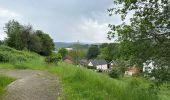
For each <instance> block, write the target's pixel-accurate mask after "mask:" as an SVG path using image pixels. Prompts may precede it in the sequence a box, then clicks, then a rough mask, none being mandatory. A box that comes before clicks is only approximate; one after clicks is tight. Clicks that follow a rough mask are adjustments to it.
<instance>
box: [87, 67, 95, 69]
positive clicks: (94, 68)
mask: <svg viewBox="0 0 170 100" xmlns="http://www.w3.org/2000/svg"><path fill="white" fill-rule="evenodd" d="M87 68H88V69H96V67H95V66H87Z"/></svg>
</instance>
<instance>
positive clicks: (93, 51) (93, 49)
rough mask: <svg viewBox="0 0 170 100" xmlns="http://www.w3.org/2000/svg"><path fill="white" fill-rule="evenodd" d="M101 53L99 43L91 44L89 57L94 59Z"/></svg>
mask: <svg viewBox="0 0 170 100" xmlns="http://www.w3.org/2000/svg"><path fill="white" fill-rule="evenodd" d="M98 55H99V48H98V45H92V46H90V48H89V50H88V52H87V59H94V58H96V57H97V56H98Z"/></svg>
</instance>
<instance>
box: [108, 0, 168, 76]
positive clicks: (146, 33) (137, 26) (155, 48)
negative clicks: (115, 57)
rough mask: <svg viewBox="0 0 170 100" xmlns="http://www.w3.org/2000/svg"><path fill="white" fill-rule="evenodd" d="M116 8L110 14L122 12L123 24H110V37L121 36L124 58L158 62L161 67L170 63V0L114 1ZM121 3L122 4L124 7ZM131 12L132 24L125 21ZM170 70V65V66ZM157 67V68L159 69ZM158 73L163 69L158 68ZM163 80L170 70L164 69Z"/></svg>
mask: <svg viewBox="0 0 170 100" xmlns="http://www.w3.org/2000/svg"><path fill="white" fill-rule="evenodd" d="M114 3H115V5H116V6H115V7H114V8H111V9H108V11H109V12H110V15H113V14H119V15H120V16H121V19H122V21H123V23H122V24H120V25H109V27H110V29H111V30H110V31H109V32H108V37H109V39H111V38H112V37H115V36H118V40H119V42H120V43H121V48H125V49H121V50H122V51H121V52H122V53H124V54H125V55H124V56H123V55H122V56H123V57H122V58H125V59H124V60H127V59H128V60H130V62H131V63H132V64H136V63H137V64H139V65H141V66H142V64H143V63H144V62H146V61H148V60H152V61H154V62H155V64H156V66H157V67H160V68H157V69H164V68H165V67H167V66H168V67H169V66H170V57H169V55H170V38H169V37H170V12H169V11H170V6H169V5H170V1H169V0H114ZM120 6H121V7H120ZM128 14H131V15H132V17H131V18H130V23H125V22H124V21H125V19H126V18H127V15H128ZM168 69H169V68H168ZM155 70H156V69H155ZM157 71H158V73H159V71H160V70H157ZM162 73H164V74H162V76H161V77H156V75H155V78H158V79H163V78H164V77H165V76H166V75H169V74H170V73H169V71H163V72H162Z"/></svg>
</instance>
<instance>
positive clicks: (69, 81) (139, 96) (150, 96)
mask: <svg viewBox="0 0 170 100" xmlns="http://www.w3.org/2000/svg"><path fill="white" fill-rule="evenodd" d="M2 48H9V47H0V49H2ZM0 51H1V53H3V52H7V51H3V50H0ZM9 51H10V52H9ZM9 51H8V52H9V53H10V54H9V56H11V57H8V60H7V62H5V63H1V64H0V68H7V69H24V70H26V69H33V70H46V71H49V72H51V73H53V74H55V75H57V76H58V77H59V79H60V81H61V84H62V87H63V91H64V93H63V96H62V97H61V99H68V100H168V99H169V93H170V89H169V88H168V87H169V84H168V83H167V84H164V85H162V86H160V87H157V86H156V85H155V84H154V83H153V82H152V81H149V80H146V79H144V78H142V77H125V78H122V79H113V78H110V77H109V76H108V75H106V74H102V73H97V72H94V71H92V70H89V69H86V68H80V67H77V66H75V65H69V64H65V63H63V62H59V63H58V64H46V63H45V62H44V57H42V56H39V55H37V54H35V53H32V52H28V51H17V50H14V49H11V48H9ZM16 55H17V56H16ZM15 57H16V58H15ZM22 57H23V58H24V59H25V60H22V61H20V60H12V59H13V58H15V59H21V58H22ZM4 58H5V57H4ZM11 61H12V62H11ZM9 82H10V81H9Z"/></svg>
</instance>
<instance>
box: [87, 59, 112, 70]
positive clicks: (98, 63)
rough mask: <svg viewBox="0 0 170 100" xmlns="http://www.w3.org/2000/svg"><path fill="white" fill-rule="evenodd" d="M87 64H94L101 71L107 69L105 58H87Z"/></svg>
mask: <svg viewBox="0 0 170 100" xmlns="http://www.w3.org/2000/svg"><path fill="white" fill-rule="evenodd" d="M88 66H95V67H96V69H97V70H102V71H105V70H107V69H109V68H108V63H107V62H106V60H102V59H94V60H89V63H88Z"/></svg>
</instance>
